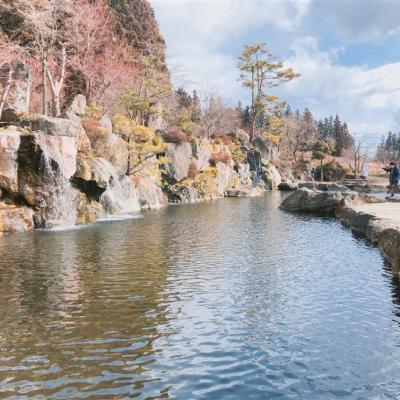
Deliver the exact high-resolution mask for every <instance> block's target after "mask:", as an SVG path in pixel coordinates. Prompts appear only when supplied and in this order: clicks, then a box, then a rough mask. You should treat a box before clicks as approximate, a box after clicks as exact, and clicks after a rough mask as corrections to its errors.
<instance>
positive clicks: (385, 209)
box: [351, 202, 400, 228]
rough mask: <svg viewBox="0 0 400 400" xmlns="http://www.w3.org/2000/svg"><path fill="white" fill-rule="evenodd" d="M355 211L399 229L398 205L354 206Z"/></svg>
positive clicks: (399, 205)
mask: <svg viewBox="0 0 400 400" xmlns="http://www.w3.org/2000/svg"><path fill="white" fill-rule="evenodd" d="M351 208H353V209H354V210H356V211H359V212H364V213H366V214H370V215H373V216H375V217H377V218H379V219H384V220H387V222H389V221H390V225H391V226H393V227H394V226H396V227H398V228H400V203H389V202H387V203H373V204H360V205H354V206H352V207H351Z"/></svg>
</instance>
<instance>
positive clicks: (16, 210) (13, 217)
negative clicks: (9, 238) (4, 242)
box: [0, 205, 33, 235]
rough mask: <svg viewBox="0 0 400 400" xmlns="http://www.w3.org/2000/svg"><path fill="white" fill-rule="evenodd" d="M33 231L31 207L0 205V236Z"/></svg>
mask: <svg viewBox="0 0 400 400" xmlns="http://www.w3.org/2000/svg"><path fill="white" fill-rule="evenodd" d="M32 229H33V210H32V209H31V208H29V207H10V206H1V205H0V235H1V234H2V233H14V232H26V231H30V230H32Z"/></svg>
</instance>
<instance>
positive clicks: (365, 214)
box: [335, 203, 400, 278]
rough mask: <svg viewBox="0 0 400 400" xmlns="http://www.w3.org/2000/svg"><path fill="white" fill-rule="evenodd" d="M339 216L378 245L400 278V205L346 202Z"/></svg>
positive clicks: (338, 211) (342, 220) (340, 209)
mask: <svg viewBox="0 0 400 400" xmlns="http://www.w3.org/2000/svg"><path fill="white" fill-rule="evenodd" d="M335 215H336V218H337V219H338V220H339V221H340V222H341V223H342V224H343V225H344V226H346V227H348V228H350V229H351V230H352V231H354V232H356V233H359V234H361V235H362V236H365V237H366V238H367V240H368V241H369V242H370V243H371V244H372V245H374V246H376V247H378V248H379V250H380V251H381V253H382V255H383V257H384V258H385V260H387V261H388V262H389V264H390V265H391V267H392V271H393V274H394V276H395V277H396V278H400V204H399V203H376V204H354V205H353V204H345V205H343V206H340V207H338V208H337V209H336V212H335Z"/></svg>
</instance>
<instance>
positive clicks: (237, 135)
mask: <svg viewBox="0 0 400 400" xmlns="http://www.w3.org/2000/svg"><path fill="white" fill-rule="evenodd" d="M229 136H230V137H231V138H233V139H235V140H239V142H240V143H242V144H247V143H249V141H250V136H249V135H248V134H247V133H246V132H245V131H244V130H243V129H235V130H234V131H232V132H230V133H229Z"/></svg>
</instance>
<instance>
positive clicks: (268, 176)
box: [263, 164, 282, 190]
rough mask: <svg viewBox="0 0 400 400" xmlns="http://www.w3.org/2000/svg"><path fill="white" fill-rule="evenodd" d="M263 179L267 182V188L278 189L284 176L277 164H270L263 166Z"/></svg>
mask: <svg viewBox="0 0 400 400" xmlns="http://www.w3.org/2000/svg"><path fill="white" fill-rule="evenodd" d="M263 180H264V182H265V184H266V187H267V189H269V190H276V189H278V186H279V185H280V183H281V182H282V178H281V176H280V174H279V171H278V169H277V168H276V167H275V165H273V164H269V165H268V166H267V167H265V168H263Z"/></svg>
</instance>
